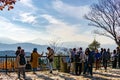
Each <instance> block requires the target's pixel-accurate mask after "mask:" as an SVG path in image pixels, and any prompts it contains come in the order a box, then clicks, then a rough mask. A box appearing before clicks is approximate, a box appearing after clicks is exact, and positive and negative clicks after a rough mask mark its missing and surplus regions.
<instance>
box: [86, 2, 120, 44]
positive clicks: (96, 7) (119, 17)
mask: <svg viewBox="0 0 120 80" xmlns="http://www.w3.org/2000/svg"><path fill="white" fill-rule="evenodd" d="M85 18H86V19H87V20H89V21H90V24H89V25H91V26H95V27H97V28H98V30H97V31H95V33H96V34H99V35H104V36H107V37H109V38H111V39H113V40H114V41H115V42H116V44H117V45H118V46H120V0H99V1H98V3H96V4H93V5H92V6H91V11H90V12H89V14H87V15H85Z"/></svg>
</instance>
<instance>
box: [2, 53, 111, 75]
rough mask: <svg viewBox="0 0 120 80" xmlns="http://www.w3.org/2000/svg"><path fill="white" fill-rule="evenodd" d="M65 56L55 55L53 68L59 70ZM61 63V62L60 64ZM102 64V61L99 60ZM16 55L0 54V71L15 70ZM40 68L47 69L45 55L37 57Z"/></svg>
mask: <svg viewBox="0 0 120 80" xmlns="http://www.w3.org/2000/svg"><path fill="white" fill-rule="evenodd" d="M67 57H69V56H55V57H54V62H53V69H57V70H60V68H61V62H65V61H66V62H67ZM26 60H27V61H30V56H26ZM111 64H112V63H111V62H109V65H108V66H109V67H111ZM62 65H63V64H62ZM101 65H102V62H101ZM94 67H95V66H94ZM16 68H17V67H16V57H15V56H7V55H5V56H0V72H2V71H4V72H6V74H7V72H11V71H16ZM38 68H40V70H45V69H48V60H47V57H46V56H42V57H40V58H39V66H38Z"/></svg>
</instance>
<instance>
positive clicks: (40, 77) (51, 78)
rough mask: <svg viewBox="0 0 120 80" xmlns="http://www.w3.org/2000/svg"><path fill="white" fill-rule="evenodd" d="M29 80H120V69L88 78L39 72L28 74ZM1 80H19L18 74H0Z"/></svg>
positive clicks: (96, 73) (95, 74)
mask: <svg viewBox="0 0 120 80" xmlns="http://www.w3.org/2000/svg"><path fill="white" fill-rule="evenodd" d="M26 76H27V80H120V69H110V68H109V70H108V71H107V72H105V71H104V70H103V69H101V70H99V71H95V70H94V73H93V77H90V76H89V75H88V76H84V75H81V76H76V75H72V74H69V73H63V72H58V71H53V74H50V73H49V71H37V72H36V74H33V73H32V72H26ZM0 80H17V74H16V73H15V72H11V73H8V74H7V75H6V74H5V73H3V72H1V73H0Z"/></svg>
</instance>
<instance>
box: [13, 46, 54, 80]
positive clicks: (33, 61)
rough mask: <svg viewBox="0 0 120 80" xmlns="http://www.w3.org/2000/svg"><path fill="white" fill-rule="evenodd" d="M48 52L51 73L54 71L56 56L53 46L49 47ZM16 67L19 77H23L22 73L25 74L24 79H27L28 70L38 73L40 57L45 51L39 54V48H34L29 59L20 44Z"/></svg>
mask: <svg viewBox="0 0 120 80" xmlns="http://www.w3.org/2000/svg"><path fill="white" fill-rule="evenodd" d="M47 50H48V53H46V54H47V60H48V65H49V70H50V73H52V70H53V67H52V63H53V58H54V50H53V49H52V48H51V47H47ZM15 54H16V67H17V72H18V79H21V74H22V76H23V79H24V80H26V74H25V72H26V71H31V70H32V71H33V74H36V71H37V68H38V65H39V58H40V57H42V55H43V53H41V54H39V53H38V52H37V48H34V49H33V51H32V53H31V57H30V60H28V61H27V59H26V56H25V51H24V49H22V48H21V47H20V46H18V47H17V51H16V53H15Z"/></svg>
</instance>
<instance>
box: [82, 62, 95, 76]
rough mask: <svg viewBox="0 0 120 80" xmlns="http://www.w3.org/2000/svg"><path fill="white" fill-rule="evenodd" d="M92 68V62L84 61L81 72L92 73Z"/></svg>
mask: <svg viewBox="0 0 120 80" xmlns="http://www.w3.org/2000/svg"><path fill="white" fill-rule="evenodd" d="M92 69H93V65H92V63H91V64H88V62H85V63H84V72H83V74H85V73H86V72H88V73H90V75H93V73H92V72H93V71H92Z"/></svg>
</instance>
